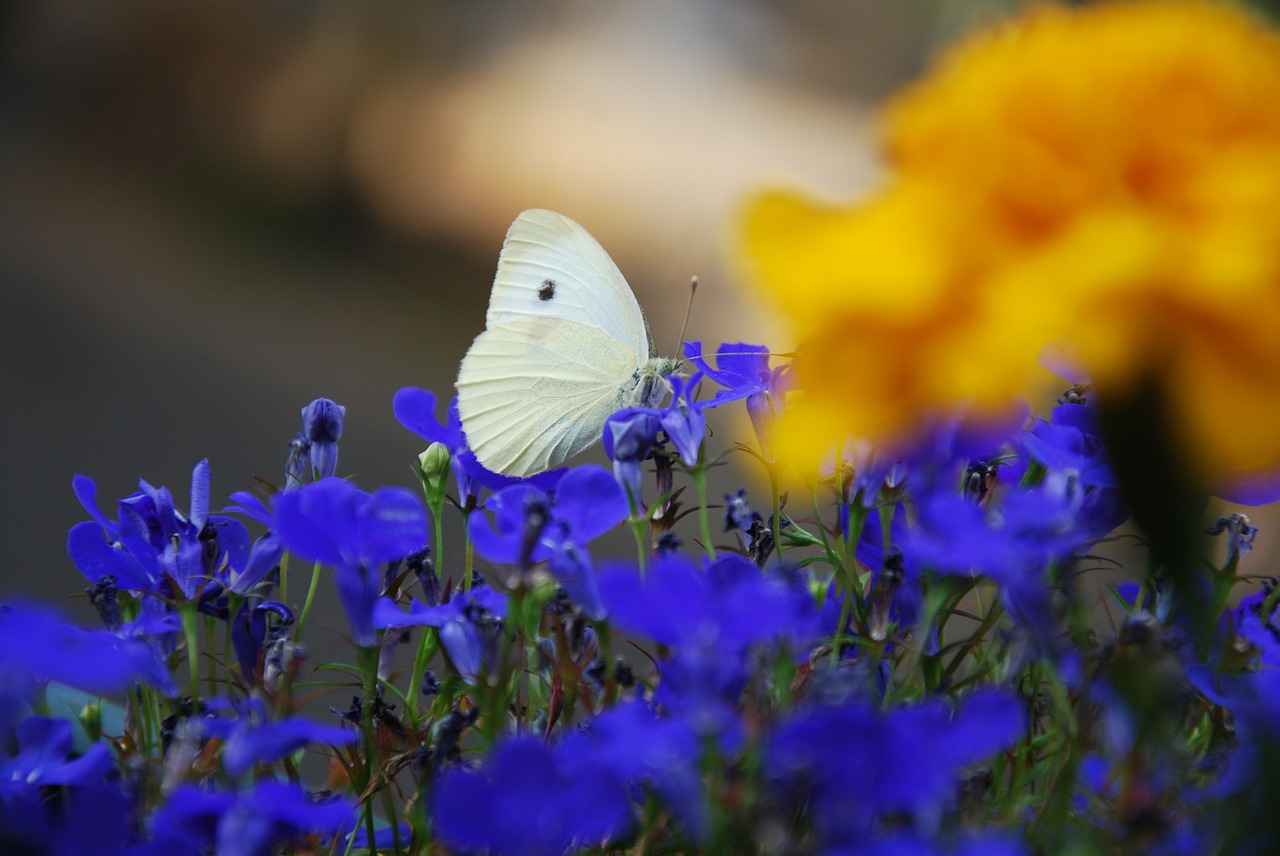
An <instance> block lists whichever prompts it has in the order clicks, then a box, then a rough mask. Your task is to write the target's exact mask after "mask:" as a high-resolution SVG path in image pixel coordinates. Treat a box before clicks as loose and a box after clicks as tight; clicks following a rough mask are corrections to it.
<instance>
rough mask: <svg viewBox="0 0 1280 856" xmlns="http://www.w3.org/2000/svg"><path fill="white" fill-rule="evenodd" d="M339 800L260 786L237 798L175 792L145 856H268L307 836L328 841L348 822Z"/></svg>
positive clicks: (272, 784)
mask: <svg viewBox="0 0 1280 856" xmlns="http://www.w3.org/2000/svg"><path fill="white" fill-rule="evenodd" d="M353 810H354V806H353V805H352V804H351V803H350V802H349V801H347V800H345V799H341V798H339V799H329V800H323V801H320V800H316V799H314V798H313V797H312V796H311V795H310V794H308V793H307V792H306V791H304V790H303V789H302V788H301V787H300V786H299V785H296V784H290V783H285V782H276V781H265V782H261V783H259V784H258V785H256V786H254V787H253V788H252V789H251V790H247V791H242V792H238V793H234V792H228V791H206V790H201V789H200V788H196V787H193V786H190V785H186V786H183V787H180V788H178V789H176V790H175V791H174V792H173V793H171V794H170V795H169V798H168V800H166V801H165V803H164V805H162V806H161V807H160V809H159V810H158V811H157V812H156V814H155V816H154V818H153V827H154V829H153V840H152V841H151V842H150V843H149V845H148V846H147V848H146V849H145V850H144V851H143V852H145V853H147V854H152V853H154V854H164V853H171V854H172V853H193V854H195V853H205V852H211V851H212V852H216V853H217V854H218V856H268V854H270V853H272V852H274V851H275V848H277V847H279V846H281V845H284V844H290V843H294V842H297V841H300V840H301V839H303V838H304V837H306V836H307V835H310V834H320V835H333V834H334V833H336V832H338V831H339V830H340V829H341V828H342V826H343V824H344V823H345V822H346V821H347V820H348V819H349V818H350V816H351V813H352V811H353Z"/></svg>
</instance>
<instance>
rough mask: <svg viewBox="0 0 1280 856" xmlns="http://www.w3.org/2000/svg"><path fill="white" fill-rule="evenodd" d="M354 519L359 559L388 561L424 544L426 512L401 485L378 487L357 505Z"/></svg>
mask: <svg viewBox="0 0 1280 856" xmlns="http://www.w3.org/2000/svg"><path fill="white" fill-rule="evenodd" d="M357 519H358V521H359V523H358V526H359V533H360V541H359V555H360V558H361V559H362V560H363V561H366V562H370V563H372V562H389V561H392V560H393V559H400V558H403V557H405V556H408V555H409V554H410V553H416V552H417V551H419V550H421V549H422V548H423V547H425V546H427V513H426V511H424V510H423V508H422V503H421V502H420V501H419V499H418V497H417V495H416V494H414V493H413V492H412V491H410V490H406V489H405V488H402V487H382V488H378V489H377V490H375V491H374V492H373V493H372V494H371V495H370V496H369V498H368V500H367V501H366V502H364V503H363V504H362V505H361V506H360V507H359V509H358V511H357Z"/></svg>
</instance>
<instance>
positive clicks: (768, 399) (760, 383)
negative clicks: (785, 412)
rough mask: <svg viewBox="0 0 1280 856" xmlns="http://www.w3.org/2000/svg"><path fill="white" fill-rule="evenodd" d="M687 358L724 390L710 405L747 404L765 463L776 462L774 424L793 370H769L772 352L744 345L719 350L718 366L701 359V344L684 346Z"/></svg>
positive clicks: (722, 346)
mask: <svg viewBox="0 0 1280 856" xmlns="http://www.w3.org/2000/svg"><path fill="white" fill-rule="evenodd" d="M684 355H685V358H686V359H688V360H689V362H691V363H693V364H694V365H695V366H697V367H698V369H699V370H701V372H702V373H703V374H705V375H706V376H707V377H709V378H711V379H712V380H713V381H715V382H716V383H717V384H719V385H720V386H722V387H724V389H723V390H721V391H720V392H718V393H716V395H715V397H714V398H712V399H711V401H710V402H708V403H707V406H708V407H719V406H720V405H722V404H727V403H729V402H731V401H738V400H740V399H743V398H745V399H746V400H747V414H748V415H749V416H750V417H751V425H752V427H753V428H754V429H755V432H756V439H757V440H758V441H759V443H760V449H761V451H762V452H764V455H765V457H766V459H768V460H773V442H772V436H773V422H774V420H776V419H777V417H778V415H779V414H780V413H781V411H782V405H783V401H784V399H785V397H786V391H787V386H788V381H789V380H790V367H789V366H780V367H778V368H770V367H769V349H768V348H766V347H765V346H764V345H748V344H747V343H745V342H732V343H728V342H726V343H724V344H721V345H720V347H718V348H716V366H715V367H712V366H711V364H710V363H708V362H707V361H706V359H705V358H704V357H703V355H702V343H701V342H685V343H684Z"/></svg>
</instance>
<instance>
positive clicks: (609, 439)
mask: <svg viewBox="0 0 1280 856" xmlns="http://www.w3.org/2000/svg"><path fill="white" fill-rule="evenodd" d="M661 430H662V418H661V416H660V412H659V411H657V410H650V409H648V408H644V407H628V408H625V409H623V410H619V411H617V412H616V413H614V414H613V415H612V416H610V417H609V419H608V421H606V422H605V423H604V453H605V454H606V455H608V456H609V460H611V461H613V474H614V477H615V478H617V480H618V483H619V484H621V485H623V486H624V487H625V488H627V490H628V491H629V492H630V494H631V497H632V498H633V499H635V500H637V501H638V500H639V497H640V489H641V487H642V486H643V483H644V470H643V465H644V462H645V461H647V460H649V458H650V457H651V456H652V454H653V451H654V449H655V448H657V447H658V446H659V445H660V443H659V439H658V432H659V431H661Z"/></svg>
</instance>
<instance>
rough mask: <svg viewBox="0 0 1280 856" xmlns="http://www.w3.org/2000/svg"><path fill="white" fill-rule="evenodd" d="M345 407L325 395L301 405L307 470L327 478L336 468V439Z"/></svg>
mask: <svg viewBox="0 0 1280 856" xmlns="http://www.w3.org/2000/svg"><path fill="white" fill-rule="evenodd" d="M346 415H347V408H345V407H343V406H342V405H341V404H336V403H335V402H333V401H330V400H329V399H327V398H317V399H316V400H315V401H313V402H311V403H310V404H308V405H307V406H306V407H304V408H302V436H303V437H305V438H306V440H307V443H308V445H309V455H310V460H311V471H312V472H313V473H315V477H316V478H318V479H327V478H329V477H330V476H332V475H333V474H334V473H335V472H337V471H338V440H340V439H341V438H342V423H343V420H344V419H345V418H346Z"/></svg>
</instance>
